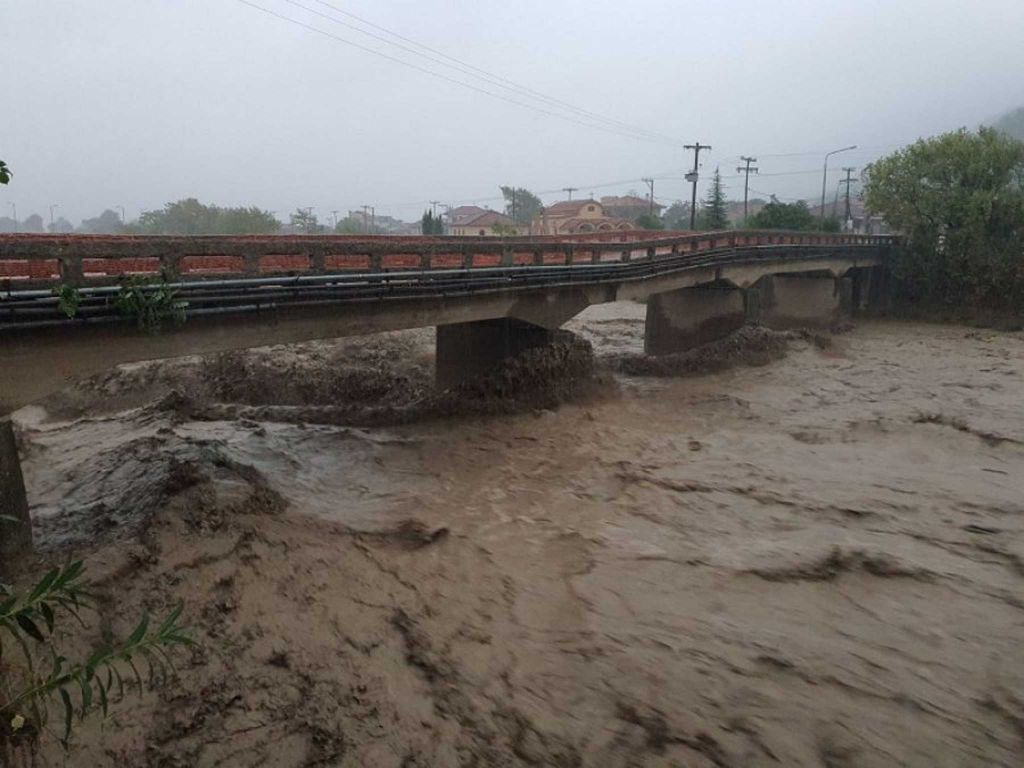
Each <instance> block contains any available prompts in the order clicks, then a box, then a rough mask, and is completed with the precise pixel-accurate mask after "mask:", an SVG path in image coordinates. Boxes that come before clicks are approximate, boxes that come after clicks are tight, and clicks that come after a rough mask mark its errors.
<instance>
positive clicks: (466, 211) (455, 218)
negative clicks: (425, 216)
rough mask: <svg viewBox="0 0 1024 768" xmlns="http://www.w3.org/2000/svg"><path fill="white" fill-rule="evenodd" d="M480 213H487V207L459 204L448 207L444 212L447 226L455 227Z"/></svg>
mask: <svg viewBox="0 0 1024 768" xmlns="http://www.w3.org/2000/svg"><path fill="white" fill-rule="evenodd" d="M482 213H487V209H486V208H481V207H480V206H479V205H460V206H458V207H457V208H450V209H448V213H447V214H446V219H447V224H448V226H449V227H456V226H459V225H461V224H465V223H466V222H467V221H469V220H470V219H475V218H476V217H477V216H479V215H480V214H482Z"/></svg>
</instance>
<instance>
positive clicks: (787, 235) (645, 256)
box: [0, 231, 896, 331]
mask: <svg viewBox="0 0 1024 768" xmlns="http://www.w3.org/2000/svg"><path fill="white" fill-rule="evenodd" d="M895 242H896V240H895V238H892V237H888V236H874V235H846V234H824V233H822V234H818V233H803V232H780V231H739V232H702V233H657V234H654V233H651V232H643V231H631V232H614V233H607V234H606V233H594V234H592V235H586V236H574V237H570V238H559V237H538V238H509V239H502V240H495V239H493V238H492V239H475V238H472V239H471V238H453V237H443V238H426V237H422V238H420V237H409V238H402V237H398V238H392V237H375V238H353V237H332V236H309V237H221V236H204V237H174V236H146V237H122V236H112V237H103V236H71V237H67V236H51V235H6V236H0V331H4V330H13V329H16V328H28V327H40V326H53V325H74V324H76V323H93V322H111V321H115V320H119V319H123V317H122V315H121V314H120V313H119V312H118V310H117V308H116V307H115V299H116V297H117V295H118V293H119V292H120V284H121V282H122V281H123V280H124V279H125V278H126V277H130V276H136V277H141V278H157V279H160V280H161V282H166V284H167V285H168V286H169V287H170V288H171V289H172V290H173V291H175V293H176V295H177V297H178V298H179V299H180V300H182V301H187V302H188V310H187V313H188V315H190V316H191V315H204V314H207V315H208V314H217V313H225V312H252V311H264V310H270V309H274V308H281V307H290V306H299V305H301V306H315V305H318V304H336V303H339V302H359V301H373V300H388V299H415V298H427V297H434V298H437V297H446V296H457V295H466V294H471V293H485V292H491V291H499V290H509V289H519V290H523V289H531V288H541V287H548V288H550V287H558V286H565V285H574V284H575V285H578V284H589V285H596V284H601V283H609V282H623V281H628V280H642V279H647V278H650V277H652V276H656V275H664V274H671V273H673V272H677V271H682V270H690V269H696V268H700V267H707V266H715V265H721V266H724V265H727V264H731V263H749V262H751V261H764V260H769V261H770V260H772V259H777V258H779V256H780V255H782V253H783V252H784V253H785V254H786V257H787V258H788V259H793V258H798V259H799V258H807V259H820V258H821V257H823V256H825V257H826V258H827V257H828V256H829V255H839V254H845V255H849V254H850V253H851V252H859V253H876V252H878V251H879V249H883V250H885V249H887V248H888V247H889V246H891V245H893V244H894V243H895ZM60 286H72V287H73V288H74V289H75V294H76V298H77V300H78V308H77V311H76V313H75V317H74V318H73V319H69V318H67V317H66V316H64V315H63V314H62V313H61V312H60V310H59V307H58V297H57V296H56V294H55V289H57V288H58V287H60ZM154 290H155V289H154Z"/></svg>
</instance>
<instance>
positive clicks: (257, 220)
mask: <svg viewBox="0 0 1024 768" xmlns="http://www.w3.org/2000/svg"><path fill="white" fill-rule="evenodd" d="M214 209H215V210H216V212H217V215H216V217H215V218H214V221H215V224H214V228H215V231H214V232H213V233H211V234H220V235H272V234H274V233H275V232H277V231H278V230H280V229H281V222H279V221H278V220H277V219H276V218H274V214H272V213H270V212H269V211H264V210H262V209H260V208H257V207H256V206H254V205H251V206H249V207H248V208H217V207H216V206H214Z"/></svg>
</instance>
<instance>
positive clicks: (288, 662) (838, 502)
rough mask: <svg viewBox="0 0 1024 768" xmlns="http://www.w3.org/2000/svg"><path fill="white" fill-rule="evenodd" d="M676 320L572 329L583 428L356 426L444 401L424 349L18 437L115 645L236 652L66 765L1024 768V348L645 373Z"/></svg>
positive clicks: (884, 341) (157, 400)
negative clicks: (186, 641)
mask: <svg viewBox="0 0 1024 768" xmlns="http://www.w3.org/2000/svg"><path fill="white" fill-rule="evenodd" d="M643 312H644V308H643V307H642V306H640V305H636V304H614V305H606V306H602V307H594V308H591V309H590V310H588V311H587V312H585V313H584V314H583V315H581V316H580V317H579V318H577V319H576V320H574V321H573V322H572V323H571V324H570V329H571V330H573V331H575V332H577V333H578V334H580V335H581V336H583V337H585V338H587V339H589V340H590V341H591V343H592V344H593V345H594V350H595V354H596V357H597V361H598V369H599V376H598V381H597V383H596V384H593V385H592V386H588V387H586V388H585V390H586V391H582V392H580V393H579V394H578V396H576V397H574V399H573V400H572V401H570V402H566V403H562V404H561V405H559V406H557V407H550V406H552V405H553V404H551V403H541V404H535V405H534V406H533V407H528V408H526V409H525V410H524V411H520V412H519V413H493V414H491V415H480V414H475V415H473V414H470V415H467V416H465V417H464V418H444V419H439V418H424V419H415V418H406V419H402V420H398V422H396V423H394V424H392V425H391V426H369V425H367V423H366V420H365V419H364V420H363V421H362V422H360V421H359V420H358V419H356V420H355V421H356V422H357V423H363V426H352V425H351V423H349V424H346V423H345V422H346V418H344V417H345V416H346V415H347V412H346V414H341V415H339V414H338V412H337V409H336V406H337V405H338V404H339V402H340V400H341V399H342V398H344V397H346V396H349V395H351V393H352V392H353V391H356V390H358V392H359V397H362V398H364V400H365V401H367V402H371V401H372V402H374V403H377V404H379V403H380V402H382V401H387V400H388V399H389V398H391V399H393V400H394V401H395V402H396V403H400V402H405V403H407V402H410V401H416V400H417V399H418V398H422V397H424V392H426V391H427V390H428V389H429V377H430V366H431V354H432V353H431V343H432V333H431V332H428V331H415V332H403V333H397V334H388V335H383V336H379V337H373V338H367V339H358V340H348V341H339V342H323V343H319V344H307V345H299V346H296V347H290V348H288V349H273V350H261V351H254V352H251V353H248V354H247V355H242V356H235V357H231V358H227V359H222V360H220V361H219V362H217V363H216V364H211V363H209V362H205V363H204V362H202V361H198V360H190V361H189V360H186V361H175V362H164V363H156V364H146V365H136V366H128V367H126V368H124V369H122V370H120V371H118V372H116V373H114V374H111V375H108V376H104V377H100V378H98V379H95V380H93V381H91V382H89V383H88V384H86V385H82V386H79V387H76V388H75V389H74V390H71V391H69V392H67V393H64V394H63V395H62V396H61V397H59V398H55V399H54V400H53V401H51V402H48V403H46V404H44V406H42V407H31V408H27V409H24V410H22V411H21V412H19V413H18V414H17V420H16V421H17V425H18V427H19V438H20V440H21V445H22V449H23V456H24V464H25V467H24V468H25V475H26V481H27V484H28V488H29V493H30V496H31V498H32V502H33V505H34V507H33V514H34V515H35V516H36V519H37V538H38V540H39V541H40V543H41V545H42V550H43V554H42V555H41V558H40V559H41V562H40V563H39V567H42V564H43V562H45V561H48V560H50V559H58V558H61V557H64V556H65V552H66V551H67V550H70V551H73V552H77V553H79V554H80V555H81V556H83V557H84V558H85V559H86V562H87V567H88V573H89V574H90V576H91V578H93V579H94V580H95V582H96V587H95V589H96V591H97V593H98V594H99V595H100V602H99V606H98V614H97V617H96V620H95V621H94V622H93V628H92V629H91V630H90V631H92V632H94V633H95V636H96V637H98V636H99V633H100V632H101V631H103V630H104V629H110V630H112V631H114V632H115V633H120V632H124V631H126V630H128V629H130V626H129V625H130V624H131V623H132V621H133V620H134V618H135V617H136V616H137V615H138V614H139V613H140V612H141V611H143V610H152V611H154V612H156V613H160V612H162V611H164V610H166V608H167V607H168V606H169V605H171V604H172V603H173V602H174V601H176V600H178V599H184V600H185V602H186V617H187V620H188V622H189V623H190V624H191V625H192V626H193V633H194V635H195V637H196V639H197V640H198V641H199V646H198V647H197V648H196V649H194V650H191V651H184V652H179V654H180V655H179V662H178V667H179V675H178V677H177V678H176V679H175V680H174V681H172V682H171V683H170V684H169V685H167V686H166V687H163V688H160V689H159V690H157V691H154V692H149V693H146V694H145V695H144V696H142V697H129V698H128V699H126V700H125V701H124V702H121V703H120V704H118V705H117V706H116V707H114V710H113V714H112V715H111V718H110V721H108V722H106V723H97V722H92V721H90V722H87V723H86V724H85V725H84V726H83V728H82V729H81V730H80V731H79V732H78V734H77V736H76V740H75V742H74V745H73V747H72V751H71V753H70V756H68V757H64V756H63V755H62V754H61V753H60V750H59V748H57V747H55V746H52V745H51V746H49V747H46V748H45V749H44V754H43V757H44V758H45V759H47V760H50V761H51V763H52V764H55V765H60V764H68V765H82V766H86V765H88V766H106V765H119V766H135V765H139V766H256V765H263V766H314V765H316V766H319V765H323V766H336V765H337V766H382V767H383V766H396V767H397V766H519V765H535V766H687V767H689V766H734V767H741V766H825V767H826V768H847V767H848V768H854V767H857V768H860V767H864V768H867V767H869V766H870V767H876V766H877V767H878V768H882V767H883V766H884V767H886V768H889V767H890V766H904V765H905V766H922V767H924V766H927V767H932V766H950V767H952V766H1007V767H1010V766H1012V767H1014V768H1016V767H1018V766H1021V765H1024V380H1022V376H1024V334H1021V333H996V332H991V331H985V330H975V329H970V328H966V327H960V326H940V325H924V324H911V323H899V322H893V321H865V322H863V323H859V324H858V325H857V326H856V327H855V328H853V329H852V330H848V331H847V332H845V333H842V334H838V335H835V336H832V337H828V338H822V337H819V336H810V335H805V336H787V337H785V338H784V339H782V340H781V341H779V340H778V339H776V341H775V343H776V346H780V350H776V352H777V354H772V355H769V356H767V357H763V358H756V356H755V358H756V359H755V358H752V359H751V360H748V362H756V363H758V364H757V365H745V364H738V365H714V366H711V368H712V370H713V371H714V372H705V373H701V374H699V375H686V376H675V377H661V378H653V377H644V376H627V375H624V374H621V373H620V374H612V373H610V372H609V371H608V370H607V363H606V364H605V365H603V364H602V361H603V360H604V361H610V360H614V359H615V356H619V357H620V358H621V357H622V356H623V355H627V356H628V355H631V354H635V353H637V352H639V350H640V347H641V346H642V336H643ZM773 338H774V337H773ZM782 348H784V351H783V349H782ZM247 366H248V367H247ZM620 368H621V366H620ZM602 369H604V372H603V373H602V372H600V371H601V370H602ZM270 374H273V375H270ZM172 390H173V391H175V392H176V394H172V395H167V393H168V392H169V391H172ZM183 400H187V401H189V402H190V403H191V404H190V405H188V406H187V407H186V406H183V405H182V401H183ZM196 403H199V405H196ZM349 415H350V414H349ZM455 415H456V416H458V414H455ZM349 421H351V420H349ZM402 422H405V423H402ZM83 642H87V640H86V641H83ZM64 761H67V762H66V763H65V762H64Z"/></svg>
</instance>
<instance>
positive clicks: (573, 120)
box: [238, 0, 664, 143]
mask: <svg viewBox="0 0 1024 768" xmlns="http://www.w3.org/2000/svg"><path fill="white" fill-rule="evenodd" d="M238 2H240V3H242V4H243V5H247V6H249V7H250V8H253V9H255V10H257V11H260V12H261V13H265V14H267V15H268V16H273V17H274V18H277V19H280V20H281V21H286V22H288V23H290V24H295V25H296V26H299V27H302V28H303V29H306V30H309V31H310V32H316V33H317V34H320V35H323V36H324V37H328V38H330V39H332V40H335V41H337V42H339V43H343V44H344V45H348V46H351V47H353V48H357V49H359V50H361V51H365V52H366V53H371V54H373V55H374V56H379V57H381V58H383V59H387V60H388V61H392V62H395V63H396V64H401V65H402V66H405V67H409V68H410V69H415V70H416V71H418V72H422V73H424V74H427V75H430V76H432V77H436V78H438V79H440V80H444V81H446V82H449V83H453V84H455V85H461V86H462V87H463V88H468V89H470V90H471V91H475V92H476V93H481V94H483V95H485V96H490V97H491V98H494V99H500V100H502V101H506V102H508V103H509V104H515V105H516V106H519V107H524V108H525V109H529V110H532V111H534V112H538V113H540V114H543V115H548V116H549V117H555V118H558V119H560V120H566V121H568V122H571V123H575V124H576V125H581V126H583V127H585V128H594V129H597V130H601V131H605V132H607V133H613V134H616V135H618V136H623V137H626V138H630V139H634V140H636V141H651V142H656V143H664V142H663V141H662V140H661V139H655V138H650V137H647V136H645V135H642V134H636V133H629V132H626V131H623V130H619V129H616V128H612V127H609V126H605V125H600V124H595V123H592V122H591V123H587V122H584V121H583V120H577V119H576V118H573V117H571V116H569V115H563V114H559V113H557V112H552V111H550V110H547V109H544V108H542V107H538V106H535V105H533V104H527V103H525V102H522V101H518V100H516V99H513V98H509V97H508V96H504V95H502V94H500V93H494V92H493V91H489V90H487V89H486V88H479V87H477V86H475V85H473V84H472V83H467V82H464V81H462V80H458V79H456V78H454V77H449V76H448V75H445V74H443V73H441V72H436V71H434V70H432V69H428V68H427V67H421V66H420V65H418V64H415V63H413V62H411V61H406V60H405V59H400V58H398V57H397V56H392V55H390V54H387V53H384V52H382V51H378V50H376V49H374V48H370V47H368V46H365V45H362V44H360V43H356V42H353V41H352V40H348V39H346V38H344V37H339V36H338V35H335V34H333V33H331V32H327V31H326V30H323V29H320V28H319V27H314V26H313V25H311V24H306V23H305V22H303V21H299V20H298V19H293V18H292V17H290V16H285V15H284V14H281V13H277V12H276V11H273V10H270V9H269V8H264V7H263V6H261V5H257V4H256V3H253V2H251V0H238ZM309 10H310V12H312V13H316V11H312V10H311V9H309Z"/></svg>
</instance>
